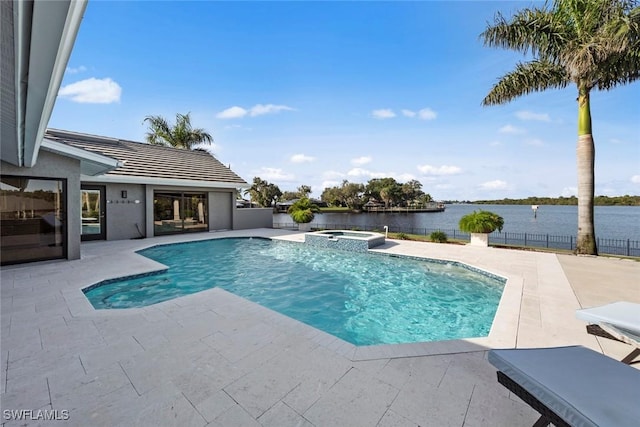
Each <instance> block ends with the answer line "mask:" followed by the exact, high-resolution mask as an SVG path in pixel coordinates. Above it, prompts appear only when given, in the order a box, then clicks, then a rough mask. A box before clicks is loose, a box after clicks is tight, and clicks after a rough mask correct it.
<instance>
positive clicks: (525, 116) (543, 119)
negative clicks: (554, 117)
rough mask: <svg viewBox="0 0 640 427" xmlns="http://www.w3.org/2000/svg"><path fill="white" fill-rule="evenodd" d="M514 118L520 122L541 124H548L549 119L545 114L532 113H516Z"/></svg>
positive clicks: (524, 111) (523, 111)
mask: <svg viewBox="0 0 640 427" xmlns="http://www.w3.org/2000/svg"><path fill="white" fill-rule="evenodd" d="M516 117H517V118H519V119H520V120H537V121H541V122H550V121H551V118H550V117H549V115H548V114H547V113H534V112H532V111H526V110H522V111H517V112H516Z"/></svg>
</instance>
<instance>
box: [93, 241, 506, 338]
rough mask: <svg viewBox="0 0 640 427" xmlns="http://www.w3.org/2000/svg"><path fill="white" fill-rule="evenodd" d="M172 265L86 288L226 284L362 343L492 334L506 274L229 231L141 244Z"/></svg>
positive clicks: (100, 296)
mask: <svg viewBox="0 0 640 427" xmlns="http://www.w3.org/2000/svg"><path fill="white" fill-rule="evenodd" d="M139 253H140V254H141V255H144V256H146V257H149V258H151V259H153V260H155V261H158V262H160V263H162V264H164V265H166V266H168V267H169V268H168V270H166V271H163V272H159V273H157V274H152V275H146V276H142V277H130V278H123V279H117V280H113V281H107V282H101V283H98V284H96V285H93V286H91V287H89V288H86V289H84V292H85V295H86V296H87V298H88V299H89V301H90V302H91V303H92V304H93V306H94V307H95V308H98V309H109V308H130V307H142V306H146V305H151V304H155V303H158V302H161V301H166V300H169V299H172V298H176V297H179V296H183V295H187V294H191V293H195V292H199V291H202V290H206V289H210V288H213V287H216V286H217V287H220V288H222V289H225V290H227V291H229V292H232V293H234V294H236V295H238V296H241V297H243V298H246V299H248V300H250V301H253V302H255V303H258V304H260V305H263V306H265V307H267V308H270V309H272V310H275V311H278V312H280V313H282V314H285V315H287V316H289V317H292V318H294V319H297V320H299V321H301V322H304V323H306V324H308V325H310V326H313V327H315V328H318V329H320V330H323V331H325V332H327V333H330V334H332V335H334V336H337V337H339V338H341V339H343V340H345V341H348V342H350V343H352V344H355V345H373V344H395V343H408V342H423V341H438V340H446V339H458V338H471V337H482V336H487V335H488V333H489V330H490V328H491V324H492V322H493V318H494V316H495V313H496V309H497V306H498V302H499V300H500V297H501V295H502V291H503V289H504V284H505V280H504V279H503V278H500V277H497V276H494V275H491V274H488V273H484V272H480V271H478V270H476V269H473V268H470V267H468V266H465V265H464V264H460V263H456V262H443V261H431V262H428V261H425V260H418V259H412V258H408V257H397V256H389V255H384V254H373V253H358V252H344V251H333V250H328V249H322V248H316V247H310V246H309V245H304V244H300V243H293V242H282V241H271V240H268V239H259V238H252V239H250V238H229V239H215V240H205V241H197V242H189V243H179V244H171V245H162V246H155V247H151V248H148V249H145V250H142V251H140V252H139Z"/></svg>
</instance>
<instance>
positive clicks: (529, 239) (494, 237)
mask: <svg viewBox="0 0 640 427" xmlns="http://www.w3.org/2000/svg"><path fill="white" fill-rule="evenodd" d="M312 227H313V228H314V229H323V230H361V231H378V232H384V229H383V228H382V227H380V226H369V225H364V226H354V225H348V224H314V225H313V226H312ZM273 228H282V229H290V230H297V229H298V225H297V224H295V223H293V222H291V223H285V222H281V223H274V224H273ZM434 231H443V232H445V233H446V234H447V237H448V238H450V239H454V240H469V239H470V236H469V233H464V232H462V231H460V230H455V229H441V228H412V227H394V226H389V232H390V233H406V234H417V235H422V236H428V235H429V234H431V233H433V232H434ZM596 243H597V246H598V252H599V253H601V254H608V255H622V256H631V257H640V241H638V240H630V239H601V238H599V237H598V238H596ZM489 244H494V245H509V246H522V247H530V248H548V249H564V250H568V251H573V250H575V248H576V238H575V236H556V235H551V234H533V233H507V232H503V233H500V232H497V231H494V232H493V233H491V234H489Z"/></svg>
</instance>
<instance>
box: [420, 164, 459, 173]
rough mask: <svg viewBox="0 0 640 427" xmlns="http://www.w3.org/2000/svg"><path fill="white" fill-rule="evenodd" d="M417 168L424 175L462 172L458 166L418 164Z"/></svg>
mask: <svg viewBox="0 0 640 427" xmlns="http://www.w3.org/2000/svg"><path fill="white" fill-rule="evenodd" d="M418 170H419V171H420V172H422V173H423V174H425V175H455V174H459V173H460V172H462V169H460V168H459V167H458V166H448V165H442V166H431V165H418Z"/></svg>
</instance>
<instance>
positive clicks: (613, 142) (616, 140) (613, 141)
mask: <svg viewBox="0 0 640 427" xmlns="http://www.w3.org/2000/svg"><path fill="white" fill-rule="evenodd" d="M609 142H610V143H612V144H622V141H620V140H619V139H617V138H611V139H610V140H609Z"/></svg>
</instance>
